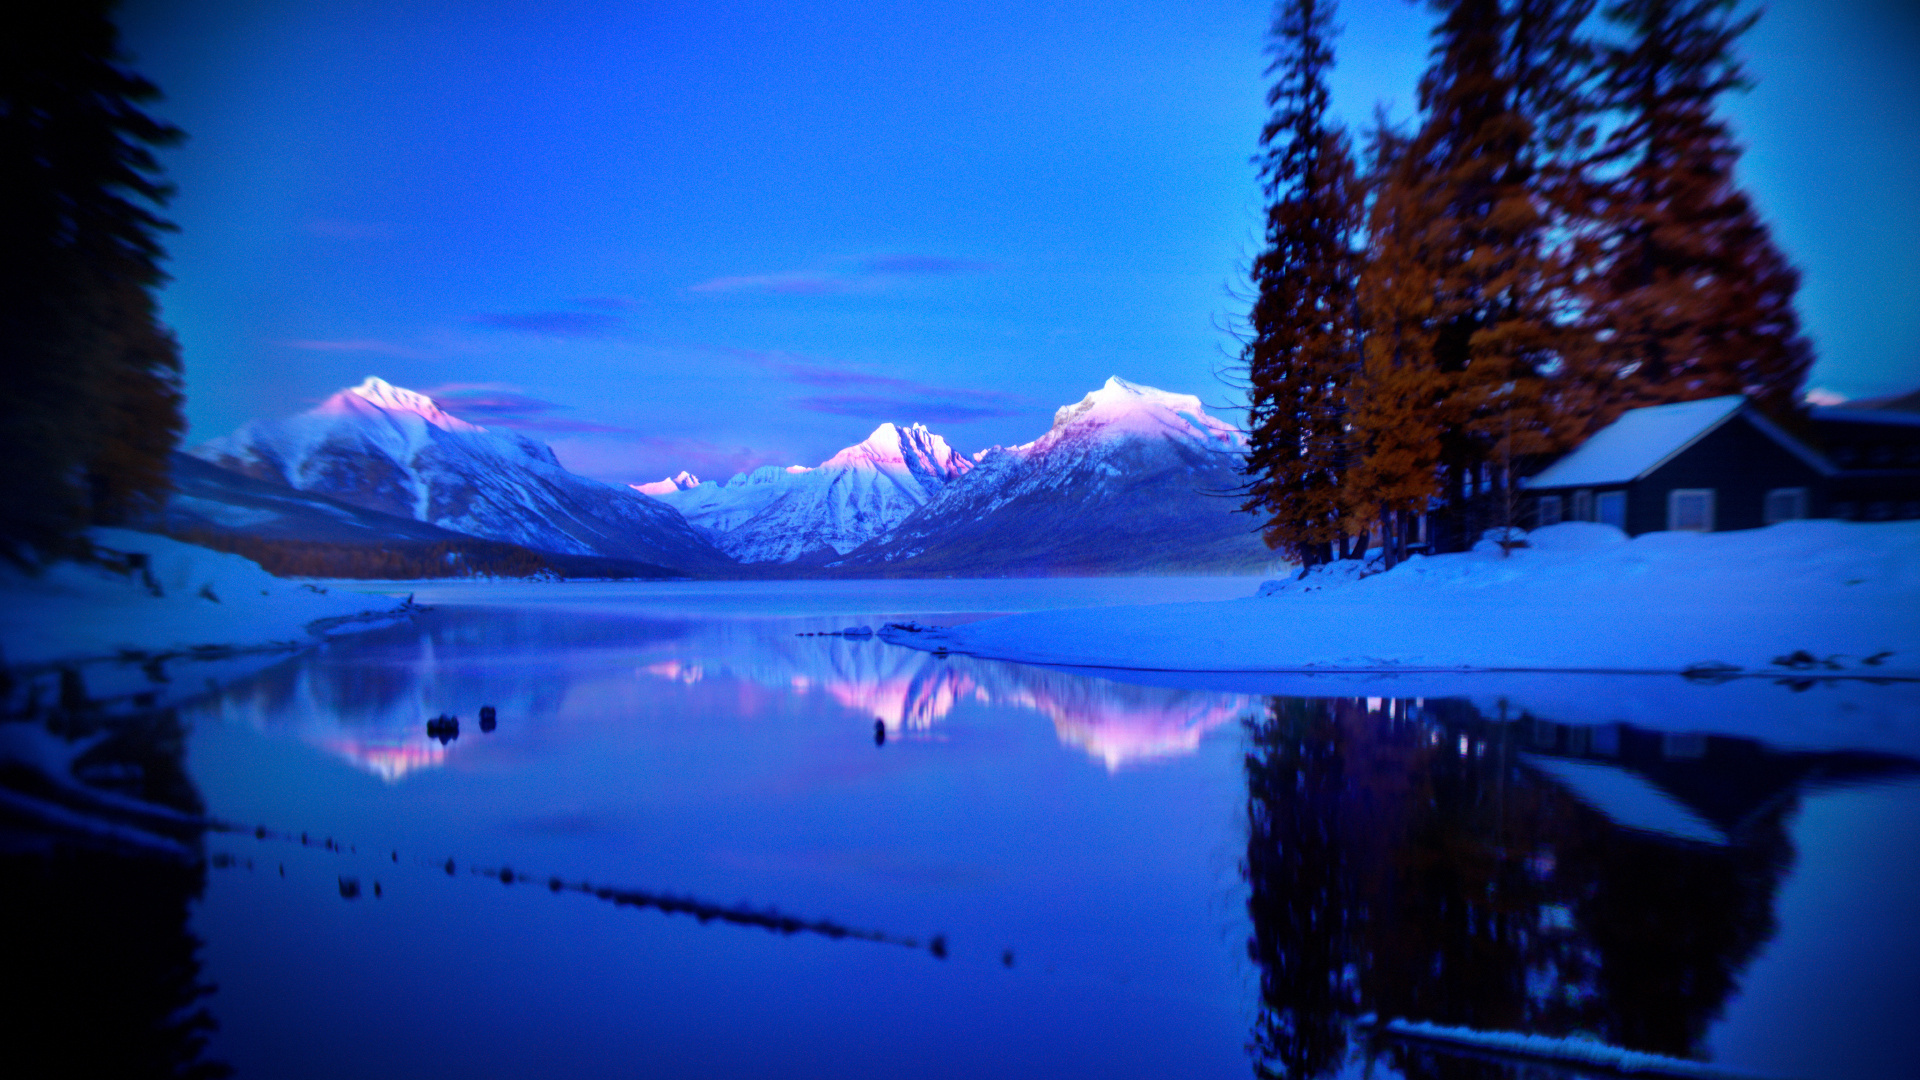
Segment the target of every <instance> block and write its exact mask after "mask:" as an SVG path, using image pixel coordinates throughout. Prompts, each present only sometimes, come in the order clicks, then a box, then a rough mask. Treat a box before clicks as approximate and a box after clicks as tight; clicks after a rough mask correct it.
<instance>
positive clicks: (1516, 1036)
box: [1380, 1020, 1741, 1080]
mask: <svg viewBox="0 0 1920 1080" xmlns="http://www.w3.org/2000/svg"><path fill="white" fill-rule="evenodd" d="M1380 1026H1381V1027H1383V1028H1385V1029H1386V1030H1387V1031H1388V1032H1390V1033H1392V1034H1394V1035H1397V1036H1400V1037H1401V1038H1411V1039H1424V1040H1430V1041H1433V1042H1442V1043H1451V1044H1453V1045H1456V1046H1462V1047H1471V1048H1473V1049H1477V1050H1492V1051H1496V1052H1499V1053H1504V1054H1514V1055H1518V1056H1521V1057H1530V1058H1544V1059H1546V1060H1549V1061H1564V1062H1570V1063H1574V1064H1579V1065H1597V1066H1599V1067H1601V1068H1604V1069H1608V1070H1610V1071H1613V1072H1620V1073H1628V1074H1633V1075H1639V1074H1644V1075H1648V1076H1685V1077H1716V1078H1722V1080H1727V1078H1732V1077H1736V1076H1739V1075H1741V1074H1739V1073H1733V1072H1728V1071H1727V1070H1724V1069H1720V1068H1716V1067H1715V1066H1713V1065H1711V1064H1709V1063H1707V1062H1704V1061H1692V1060H1689V1059H1687V1058H1677V1057H1668V1056H1667V1055H1665V1054H1649V1053H1646V1052H1644V1051H1640V1050H1629V1049H1627V1048H1625V1047H1622V1046H1614V1045H1612V1044H1611V1043H1605V1042H1601V1041H1600V1040H1599V1039H1595V1038H1583V1037H1580V1036H1551V1035H1528V1034H1525V1033H1523V1032H1518V1031H1481V1030H1478V1029H1475V1028H1468V1027H1455V1026H1452V1025H1446V1024H1430V1023H1426V1022H1423V1021H1411V1020H1389V1021H1387V1022H1386V1023H1384V1024H1382V1025H1380Z"/></svg>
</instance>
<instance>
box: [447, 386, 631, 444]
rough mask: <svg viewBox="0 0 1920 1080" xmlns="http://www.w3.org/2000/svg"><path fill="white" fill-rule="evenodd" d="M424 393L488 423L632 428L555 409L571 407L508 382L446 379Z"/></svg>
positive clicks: (599, 430) (581, 430) (548, 428)
mask: <svg viewBox="0 0 1920 1080" xmlns="http://www.w3.org/2000/svg"><path fill="white" fill-rule="evenodd" d="M421 393H423V394H425V395H427V396H428V397H430V398H432V399H433V400H434V401H435V402H436V403H437V404H439V406H440V407H441V408H443V409H445V410H446V411H448V412H450V413H452V414H453V415H455V416H458V417H460V418H461V419H463V420H469V421H472V422H473V423H476V424H480V425H482V426H487V427H508V428H514V429H516V430H519V431H541V432H550V433H554V434H565V435H597V434H624V433H626V432H627V431H629V430H630V429H628V428H623V427H615V426H613V425H610V424H601V423H597V422H595V421H592V420H576V419H573V418H572V417H567V416H557V415H555V414H556V413H559V412H563V411H565V410H567V409H570V408H572V406H570V405H561V404H559V403H558V402H553V401H548V400H546V399H545V398H537V397H534V396H533V395H532V394H528V393H525V392H523V391H522V390H520V388H519V387H516V386H509V385H507V384H505V383H447V384H446V385H444V386H436V387H433V388H432V389H429V390H422V391H421Z"/></svg>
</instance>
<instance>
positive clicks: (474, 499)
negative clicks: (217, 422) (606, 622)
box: [189, 378, 734, 573]
mask: <svg viewBox="0 0 1920 1080" xmlns="http://www.w3.org/2000/svg"><path fill="white" fill-rule="evenodd" d="M189 453H191V454H192V455H193V456H194V457H197V458H200V459H202V460H204V461H207V462H209V463H211V464H214V465H217V466H219V467H221V468H223V469H227V470H229V471H232V472H237V473H240V474H242V475H244V476H250V477H253V478H255V479H257V480H264V481H267V482H269V483H275V484H281V485H284V486H286V487H290V488H293V489H294V490H296V491H303V492H310V493H313V494H317V495H325V496H328V497H330V498H332V499H335V500H338V501H339V502H343V503H347V504H349V505H352V506H358V507H363V508H365V509H368V510H373V511H377V512H379V513H382V514H387V515H391V516H394V517H400V518H411V519H412V520H414V521H421V522H427V523H429V524H432V525H437V526H439V527H440V528H442V529H446V530H449V531H452V532H456V533H464V534H467V535H470V536H481V537H487V538H489V539H495V540H505V541H508V542H510V543H514V544H520V545H522V546H525V547H528V548H532V549H534V550H536V551H553V552H559V553H561V554H569V555H598V556H604V557H612V558H621V559H637V560H641V561H644V562H649V563H657V564H660V565H663V566H670V567H677V568H679V569H680V570H682V571H683V572H692V573H699V572H714V571H719V570H723V569H725V568H727V567H729V566H731V565H733V563H734V560H733V559H731V558H729V557H728V556H726V555H725V554H723V553H721V552H720V551H719V549H717V548H715V547H714V546H713V544H712V543H711V542H710V541H709V540H708V539H707V538H706V536H705V535H704V534H702V533H701V532H700V531H698V530H696V529H695V528H694V527H693V526H691V525H689V524H688V523H687V520H686V519H685V518H683V517H681V516H680V514H678V513H676V512H675V511H673V510H672V509H670V508H668V507H666V506H664V505H662V504H661V503H660V502H658V501H657V500H655V499H651V498H648V497H647V496H644V495H640V494H639V493H637V492H633V491H629V490H627V489H624V488H616V487H613V486H611V485H609V484H602V483H600V482H598V481H595V480H589V479H587V478H586V477H583V476H578V475H575V474H574V473H571V472H568V471H567V470H566V469H565V468H562V467H561V465H560V462H559V460H558V459H556V458H555V457H554V456H553V451H552V449H550V448H548V447H547V446H546V445H544V444H542V443H538V442H535V441H533V440H532V439H529V438H527V437H525V436H523V435H520V434H518V433H515V432H510V431H493V430H490V429H488V428H483V427H481V426H479V425H477V424H470V423H467V422H466V421H464V420H461V419H459V418H457V417H454V416H451V415H449V414H447V413H446V412H444V411H443V410H441V408H440V407H439V406H438V405H436V404H435V403H434V401H433V399H431V398H429V397H427V396H426V395H424V394H419V393H415V392H414V391H412V390H406V389H403V388H401V387H397V386H393V385H391V384H389V383H387V382H385V381H384V380H381V379H377V378H370V379H368V380H367V381H365V382H363V383H361V384H360V385H359V386H355V387H353V388H351V389H348V390H342V391H340V392H339V393H337V394H334V395H333V396H332V397H329V398H328V399H327V400H326V401H324V402H322V403H320V405H319V406H318V407H316V408H314V409H311V410H309V411H307V412H304V413H300V414H299V415H297V416H291V417H286V418H282V419H277V420H255V421H252V422H250V423H248V424H246V425H245V426H244V427H242V428H241V429H240V430H238V431H236V432H234V433H233V434H231V435H228V436H225V437H224V438H219V439H215V440H213V441H212V442H209V443H206V444H204V445H202V446H199V447H196V448H194V449H193V450H191V451H189Z"/></svg>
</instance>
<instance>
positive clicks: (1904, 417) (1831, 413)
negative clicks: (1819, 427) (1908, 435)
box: [1809, 406, 1920, 427]
mask: <svg viewBox="0 0 1920 1080" xmlns="http://www.w3.org/2000/svg"><path fill="white" fill-rule="evenodd" d="M1809 412H1810V413H1811V415H1812V416H1813V418H1814V419H1815V420H1838V421H1841V422H1844V423H1848V424H1889V425H1892V426H1895V427H1920V413H1910V412H1900V411H1897V410H1894V409H1848V408H1845V407H1828V406H1822V407H1820V408H1816V409H1811V410H1809Z"/></svg>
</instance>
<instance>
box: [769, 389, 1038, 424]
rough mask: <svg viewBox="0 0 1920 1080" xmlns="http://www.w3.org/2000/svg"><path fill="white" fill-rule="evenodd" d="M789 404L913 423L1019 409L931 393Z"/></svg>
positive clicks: (823, 398) (980, 416)
mask: <svg viewBox="0 0 1920 1080" xmlns="http://www.w3.org/2000/svg"><path fill="white" fill-rule="evenodd" d="M949 393H950V392H949ZM793 403H794V404H795V405H797V406H799V407H800V408H802V409H805V410H807V411H808V412H817V413H827V414H828V415H831V416H852V417H858V418H860V419H863V420H877V419H878V418H881V417H894V418H897V421H904V422H906V423H915V424H964V423H966V422H968V421H970V420H990V419H993V418H995V417H1000V416H1012V415H1014V414H1015V413H1018V412H1020V411H1022V410H1019V409H1010V408H1008V407H1006V406H1004V405H967V404H964V403H962V402H958V401H953V400H950V399H947V398H945V397H934V396H931V395H929V396H926V397H890V396H886V395H881V394H823V395H820V396H818V397H803V398H796V399H795V400H794V402H793Z"/></svg>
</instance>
